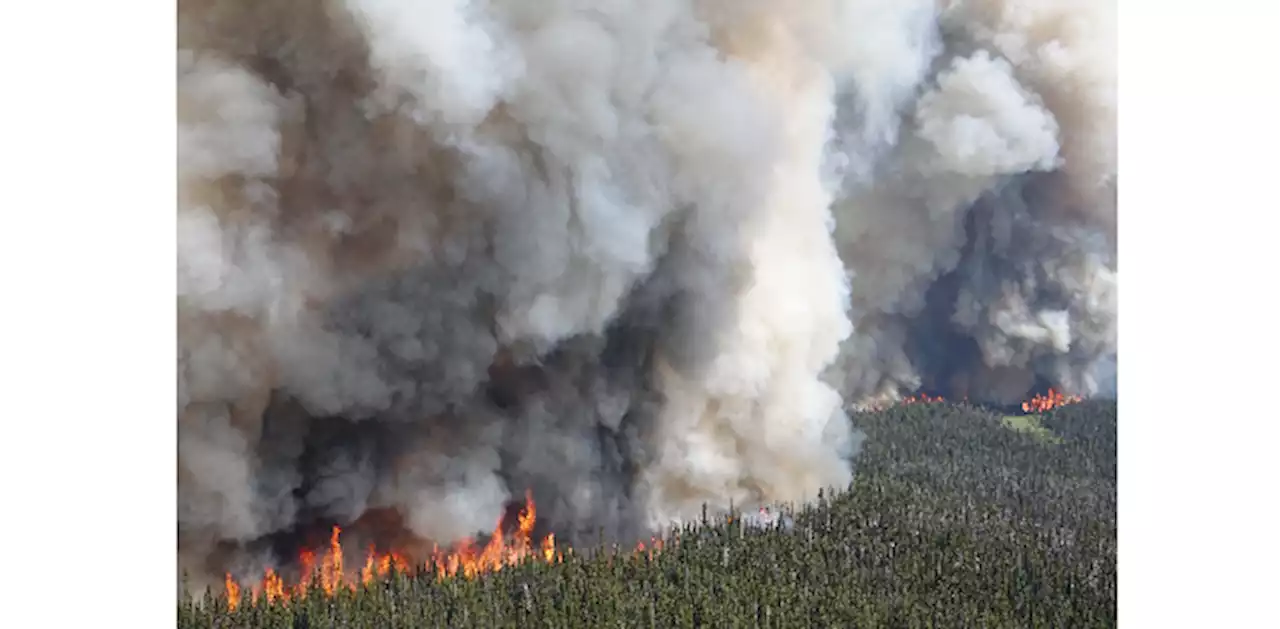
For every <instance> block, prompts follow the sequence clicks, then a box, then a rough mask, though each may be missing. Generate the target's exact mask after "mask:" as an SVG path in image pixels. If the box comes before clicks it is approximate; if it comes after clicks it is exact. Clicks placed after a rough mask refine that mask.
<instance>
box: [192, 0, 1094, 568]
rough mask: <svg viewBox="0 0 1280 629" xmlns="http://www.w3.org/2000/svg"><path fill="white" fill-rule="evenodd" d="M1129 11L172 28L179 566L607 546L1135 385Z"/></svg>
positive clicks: (578, 14) (503, 2)
mask: <svg viewBox="0 0 1280 629" xmlns="http://www.w3.org/2000/svg"><path fill="white" fill-rule="evenodd" d="M1113 13H1114V8H1113V7H1112V6H1111V4H1110V3H1106V2H1101V1H1094V0H1089V1H1081V0H1017V1H1014V0H952V1H947V0H892V1H890V0H772V1H768V2H766V1H764V0H647V1H645V2H630V1H622V0H597V1H595V2H584V1H572V0H540V1H539V2H522V1H517V0H471V1H466V0H437V1H432V2H423V1H413V0H318V1H316V2H282V1H278V0H260V1H258V2H230V1H227V0H179V2H178V48H179V49H178V92H177V115H178V171H179V185H178V189H179V198H178V210H177V211H178V251H179V253H178V261H177V262H178V271H179V272H178V287H177V289H178V296H177V309H178V312H177V316H178V334H179V338H178V357H177V367H178V409H177V415H178V435H179V437H178V463H179V470H178V529H179V545H180V548H179V564H180V565H179V568H180V570H182V571H184V572H187V573H188V574H189V575H191V577H192V578H194V579H204V578H209V577H211V576H213V577H216V576H220V575H221V573H222V571H224V570H232V571H249V570H258V569H260V568H261V566H262V565H263V564H267V563H272V562H278V561H281V557H280V556H279V553H278V552H277V551H278V546H279V544H280V543H281V540H286V541H287V540H288V539H290V538H292V537H296V536H298V535H299V534H300V533H299V532H300V531H305V530H307V529H308V527H312V526H314V525H318V524H334V523H336V524H341V525H343V526H348V525H350V526H354V528H355V529H356V530H357V532H363V534H364V535H366V536H368V537H369V538H370V539H371V540H373V541H379V542H380V543H385V542H387V541H388V538H389V537H396V538H407V539H412V540H418V541H423V542H433V543H440V544H447V543H450V542H452V541H455V540H457V539H459V538H462V537H466V536H470V535H473V534H475V533H476V532H477V531H480V530H485V529H488V528H490V527H491V526H492V525H493V523H494V522H495V521H497V520H498V518H499V517H500V516H501V515H502V513H503V511H504V509H505V508H506V505H507V504H508V503H509V502H510V501H512V500H519V499H521V498H522V497H523V495H524V492H525V491H526V490H529V491H531V492H532V494H533V496H534V497H535V498H536V500H537V505H538V518H539V522H540V523H542V525H543V526H546V527H548V530H554V531H555V533H556V535H557V536H559V537H560V538H561V539H567V540H569V541H573V540H575V539H578V540H594V539H595V536H596V535H598V534H599V533H600V532H601V531H603V532H604V534H605V535H606V537H607V538H610V539H614V540H624V539H627V538H634V537H636V536H640V535H644V534H646V533H648V532H649V531H651V530H653V529H654V528H655V527H659V526H662V525H666V524H669V523H673V522H679V521H682V520H687V519H689V518H692V517H694V516H696V515H698V514H699V513H700V511H701V507H702V505H703V504H704V503H707V504H709V505H710V506H711V507H712V508H713V509H715V508H723V507H726V506H728V505H729V504H730V503H733V504H736V505H743V506H747V505H751V504H756V503H760V502H765V501H769V502H772V501H804V500H806V499H808V498H809V497H811V496H812V495H813V494H814V492H816V490H817V489H819V488H821V487H823V486H830V485H836V486H839V485H844V484H845V483H847V482H848V481H849V480H850V479H851V475H852V471H853V465H852V460H853V457H854V456H855V455H856V452H857V450H858V447H859V442H860V439H861V436H860V434H859V433H858V432H857V430H856V429H855V428H854V427H853V425H852V423H851V421H850V420H849V417H848V416H847V415H846V409H847V408H848V407H849V405H858V404H874V403H880V402H883V401H885V400H890V399H894V398H895V397H897V396H900V395H902V394H904V393H907V392H910V391H913V390H916V389H919V388H922V387H923V388H926V389H930V390H934V391H936V392H942V393H945V394H947V395H952V396H968V397H969V398H970V399H974V400H980V401H989V402H995V403H1010V402H1016V401H1018V400H1020V399H1022V398H1024V397H1025V396H1026V395H1027V394H1029V393H1030V392H1032V391H1033V390H1035V389H1037V388H1040V387H1044V386H1054V387H1056V388H1059V389H1061V390H1063V391H1065V392H1067V393H1071V394H1076V395H1085V396H1088V395H1095V394H1099V393H1103V392H1106V391H1107V390H1109V389H1110V388H1111V387H1114V383H1113V382H1112V381H1113V380H1114V370H1115V367H1114V365H1115V329H1116V295H1115V291H1116V262H1115V238H1116V233H1115V210H1116V208H1115V196H1116V183H1117V175H1116V137H1115V136H1116V130H1115V125H1116V122H1115V119H1116V112H1115V107H1116V98H1115V89H1116V77H1115V69H1114V58H1115V30H1114V22H1115V19H1114V15H1113Z"/></svg>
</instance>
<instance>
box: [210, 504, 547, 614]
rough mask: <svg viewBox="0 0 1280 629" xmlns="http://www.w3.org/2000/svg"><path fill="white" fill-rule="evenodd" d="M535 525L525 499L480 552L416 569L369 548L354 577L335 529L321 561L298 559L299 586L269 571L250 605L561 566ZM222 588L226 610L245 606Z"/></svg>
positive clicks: (437, 556)
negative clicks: (529, 566) (528, 565)
mask: <svg viewBox="0 0 1280 629" xmlns="http://www.w3.org/2000/svg"><path fill="white" fill-rule="evenodd" d="M536 521H537V508H536V506H535V505H534V502H533V497H532V495H528V494H526V496H525V504H524V507H523V508H521V509H520V512H519V515H518V516H517V520H516V526H515V530H514V531H510V532H507V531H504V527H503V525H502V523H501V522H500V523H499V524H498V526H497V527H496V528H495V529H494V531H493V534H492V536H491V537H490V538H489V541H488V542H486V543H485V544H484V545H483V546H477V545H476V543H475V541H474V540H464V541H463V542H462V543H460V544H458V545H457V546H456V547H454V548H453V549H450V550H443V549H440V548H435V549H433V551H432V553H431V556H430V557H429V558H428V559H427V560H426V561H425V562H421V563H418V564H415V563H414V562H411V561H410V560H409V559H408V558H407V556H406V555H405V554H404V553H401V552H399V551H395V550H393V551H390V552H385V553H382V552H378V551H377V549H376V548H373V547H370V548H369V551H368V553H367V554H366V555H365V560H364V563H363V565H362V567H361V568H360V570H359V571H358V572H354V571H348V570H347V569H346V567H345V566H344V564H343V555H344V552H343V548H342V529H341V528H340V527H338V526H334V527H333V532H332V535H331V536H330V538H329V543H328V547H327V548H326V549H325V552H324V554H323V555H322V556H320V557H317V556H316V553H315V552H313V551H310V550H304V551H302V552H301V553H299V557H298V562H299V564H300V565H301V574H302V577H301V578H300V579H299V580H298V582H297V583H295V584H292V585H286V584H285V581H284V579H283V578H282V577H281V576H280V575H279V574H277V573H276V572H275V570H273V569H272V568H267V569H266V571H265V573H264V575H263V577H262V579H261V581H259V582H258V583H256V584H254V585H253V586H252V587H250V588H249V591H248V600H249V601H250V602H252V603H253V604H257V603H258V602H259V601H260V600H262V601H265V602H266V603H268V604H270V603H276V602H282V603H284V602H288V601H290V600H294V599H298V600H305V599H306V598H307V597H308V596H312V595H324V596H326V597H332V596H334V595H335V594H337V593H338V592H339V591H340V590H342V589H344V588H345V589H348V590H353V591H354V590H356V589H357V588H358V587H360V586H362V585H368V584H370V583H373V582H374V581H375V580H381V579H385V578H387V577H389V576H391V575H392V574H394V573H400V574H410V573H413V572H417V571H419V570H422V571H426V572H432V573H434V574H435V575H436V576H437V578H440V579H444V578H448V577H454V576H463V577H466V578H471V577H474V576H476V575H478V574H481V573H486V572H497V571H499V570H502V569H503V568H504V567H507V566H514V565H516V564H518V563H520V562H522V561H525V560H527V559H528V560H535V561H544V562H548V563H552V562H556V561H559V560H561V559H562V558H563V555H562V554H561V553H560V552H559V551H557V550H556V541H555V536H554V535H553V534H548V535H547V536H546V537H545V538H543V539H542V540H541V541H540V542H538V543H534V541H533V528H534V524H535V523H536ZM224 587H225V589H226V594H227V605H228V607H229V608H230V609H232V610H235V609H236V608H237V607H238V606H239V605H240V604H241V603H242V602H243V600H244V599H243V598H242V586H241V584H240V583H238V582H237V581H236V580H235V579H233V578H232V577H231V575H230V574H227V575H226V576H225V582H224Z"/></svg>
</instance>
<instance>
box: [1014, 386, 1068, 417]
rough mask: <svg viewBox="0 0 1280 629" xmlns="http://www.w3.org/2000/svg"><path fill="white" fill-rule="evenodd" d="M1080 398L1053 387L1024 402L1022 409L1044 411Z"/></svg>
mask: <svg viewBox="0 0 1280 629" xmlns="http://www.w3.org/2000/svg"><path fill="white" fill-rule="evenodd" d="M1079 401H1080V398H1078V397H1076V396H1074V395H1063V394H1061V393H1059V392H1057V391H1054V390H1053V389H1049V392H1048V393H1046V394H1044V395H1036V396H1035V397H1033V398H1031V399H1030V400H1028V401H1026V402H1023V403H1022V410H1023V411H1026V412H1028V413H1043V412H1045V411H1047V410H1050V409H1053V408H1057V407H1059V406H1066V405H1067V404H1075V403H1076V402H1079Z"/></svg>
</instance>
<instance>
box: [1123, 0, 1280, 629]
mask: <svg viewBox="0 0 1280 629" xmlns="http://www.w3.org/2000/svg"><path fill="white" fill-rule="evenodd" d="M1120 5H1121V7H1122V9H1121V22H1120V24H1121V34H1120V44H1121V46H1120V50H1121V52H1120V129H1121V137H1120V155H1121V165H1120V172H1121V173H1122V178H1123V181H1122V182H1121V183H1120V276H1121V280H1120V376H1119V377H1120V381H1119V382H1120V391H1121V393H1122V395H1121V398H1120V401H1119V404H1120V420H1119V421H1120V462H1119V463H1120V471H1119V474H1120V476H1119V484H1120V488H1119V492H1120V514H1119V527H1120V550H1119V555H1120V556H1119V564H1120V565H1119V571H1120V572H1119V581H1120V618H1119V626H1121V627H1126V628H1135V627H1136V628H1141V627H1160V628H1167V627H1195V628H1205V627H1261V626H1273V625H1274V624H1275V623H1276V612H1275V609H1274V607H1275V605H1274V603H1272V602H1271V601H1272V600H1273V599H1274V597H1275V596H1276V593H1277V591H1280V588H1277V585H1280V584H1278V583H1277V579H1276V576H1275V575H1276V566H1277V565H1280V561H1278V560H1280V555H1278V551H1277V542H1276V536H1277V534H1278V533H1280V519H1277V517H1276V516H1277V509H1278V508H1280V489H1277V488H1276V487H1277V485H1276V483H1277V481H1280V471H1278V470H1277V469H1276V467H1277V465H1276V463H1275V461H1276V459H1277V447H1278V446H1280V438H1278V437H1280V435H1278V434H1277V433H1280V430H1277V423H1278V422H1277V420H1278V419H1280V411H1277V408H1280V396H1278V395H1277V393H1275V391H1276V388H1275V387H1276V386H1277V385H1278V384H1280V380H1278V379H1277V377H1278V376H1280V371H1278V370H1277V368H1276V364H1277V362H1276V361H1277V359H1280V347H1278V344H1277V324H1280V307H1278V306H1280V303H1277V300H1276V298H1275V295H1276V294H1277V291H1280V279H1278V278H1277V271H1280V255H1278V253H1280V229H1277V220H1276V216H1277V213H1280V202H1277V200H1276V196H1277V195H1276V193H1275V191H1274V188H1275V186H1276V184H1277V183H1280V153H1277V149H1278V148H1280V134H1278V133H1277V120H1280V115H1278V114H1277V112H1280V101H1278V100H1277V96H1280V92H1277V87H1276V84H1277V82H1276V80H1275V78H1274V77H1275V76H1277V70H1276V61H1277V60H1280V50H1277V47H1276V42H1277V40H1280V36H1278V35H1277V33H1276V24H1277V20H1276V17H1277V8H1276V7H1275V5H1274V3H1262V2H1243V1H1240V0H1228V1H1215V2H1212V3H1192V2H1165V3H1154V2H1153V3H1138V2H1125V3H1120ZM1268 18H1270V19H1268Z"/></svg>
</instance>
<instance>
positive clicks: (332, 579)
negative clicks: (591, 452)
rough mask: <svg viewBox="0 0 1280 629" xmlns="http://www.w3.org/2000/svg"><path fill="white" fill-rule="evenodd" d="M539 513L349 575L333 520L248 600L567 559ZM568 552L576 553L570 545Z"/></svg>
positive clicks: (529, 504) (229, 585)
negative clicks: (320, 542)
mask: <svg viewBox="0 0 1280 629" xmlns="http://www.w3.org/2000/svg"><path fill="white" fill-rule="evenodd" d="M943 401H944V400H943V398H941V397H931V396H929V395H926V394H918V395H912V396H909V397H907V398H904V399H903V400H901V401H900V402H899V404H920V403H937V402H943ZM1079 401H1080V398H1078V397H1075V396H1068V395H1063V394H1062V393H1059V392H1057V391H1054V390H1053V389H1049V391H1048V393H1047V394H1044V395H1036V396H1035V397H1033V398H1032V399H1030V400H1028V401H1026V402H1023V403H1022V410H1023V411H1025V412H1028V413H1038V412H1044V411H1047V410H1050V409H1052V408H1056V407H1059V406H1064V405H1067V404H1073V403H1075V402H1079ZM537 517H538V511H537V507H536V505H534V502H533V496H532V495H530V494H528V493H526V495H525V505H524V508H522V509H521V510H520V513H519V515H518V517H517V520H516V528H515V530H514V531H512V532H510V533H506V532H504V531H503V527H502V525H501V523H499V525H498V526H497V527H495V528H494V531H493V535H492V536H491V537H490V538H489V541H488V542H487V543H486V544H485V545H484V546H483V547H478V546H477V545H476V543H475V541H474V540H471V539H466V540H463V541H462V542H460V543H459V544H458V545H457V546H456V547H455V548H454V549H452V550H443V549H439V548H436V549H434V550H433V551H432V553H431V556H430V559H428V560H427V561H426V562H425V563H423V564H418V565H414V564H413V563H411V562H410V561H409V560H408V559H407V558H406V557H405V555H404V554H402V553H400V552H398V551H395V550H392V551H390V552H386V553H379V552H378V551H377V549H376V548H375V547H373V546H370V547H369V550H368V552H367V554H366V555H365V560H364V563H363V564H362V565H361V568H360V570H359V571H358V573H357V574H353V575H348V574H347V572H346V570H345V566H344V565H343V562H342V558H343V550H342V539H341V536H342V529H341V528H339V527H337V526H335V527H333V532H332V535H331V536H330V538H329V544H328V548H327V549H326V551H325V554H324V556H323V557H320V558H318V559H319V561H317V557H316V554H315V553H314V552H312V551H310V550H304V551H302V552H301V553H299V555H298V563H299V565H300V566H301V568H302V572H301V577H300V578H299V579H298V582H297V583H295V584H293V585H292V586H291V587H290V586H286V584H285V582H284V579H283V578H281V577H280V575H278V574H277V573H276V572H275V570H273V569H272V568H267V569H266V571H265V573H264V575H263V577H262V580H261V581H260V582H259V583H257V584H255V585H254V586H253V587H252V588H251V589H250V591H249V592H250V594H249V598H248V600H249V601H250V602H251V603H252V604H254V605H256V604H258V602H259V599H264V602H265V603H267V604H276V603H283V604H287V603H288V602H289V601H292V600H305V599H306V598H307V596H308V595H309V594H310V592H311V590H312V589H313V588H314V580H315V579H316V578H317V577H318V578H319V581H320V583H319V585H320V589H321V590H322V591H323V593H324V595H325V596H327V597H332V596H334V595H335V594H337V593H338V592H339V591H340V590H341V589H342V588H344V587H345V588H348V589H350V590H355V589H357V587H359V586H361V585H365V586H367V585H370V584H372V583H374V582H375V581H376V580H382V579H386V578H388V577H390V576H391V575H393V574H410V573H413V572H417V571H430V572H434V573H435V574H436V577H437V578H438V579H446V578H451V577H456V576H462V577H464V578H472V577H475V576H477V575H480V574H484V573H488V572H498V571H500V570H502V569H503V568H505V567H507V566H514V565H517V564H519V563H520V562H522V561H526V560H529V561H539V562H545V563H558V562H560V561H563V560H564V553H563V552H562V551H561V550H559V549H558V548H557V546H556V539H555V535H553V534H548V535H547V536H546V537H545V538H543V539H542V541H541V542H538V543H535V542H534V540H533V530H534V524H535V523H536V522H537ZM662 547H663V543H662V540H661V539H657V538H655V539H653V540H651V543H650V544H649V545H647V546H646V545H645V544H644V543H643V542H642V543H640V544H639V545H637V546H636V548H635V554H636V555H638V556H646V555H647V556H648V558H649V559H653V558H654V556H655V555H656V553H658V552H659V551H661V550H662ZM570 552H571V553H572V549H570ZM317 565H318V567H317ZM224 588H225V590H226V596H227V607H228V609H229V610H231V611H235V610H236V609H237V608H238V607H239V606H240V605H241V603H242V602H243V600H242V599H241V587H240V584H239V583H237V582H236V580H235V579H233V578H232V577H231V575H230V574H227V575H226V579H225V583H224Z"/></svg>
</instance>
